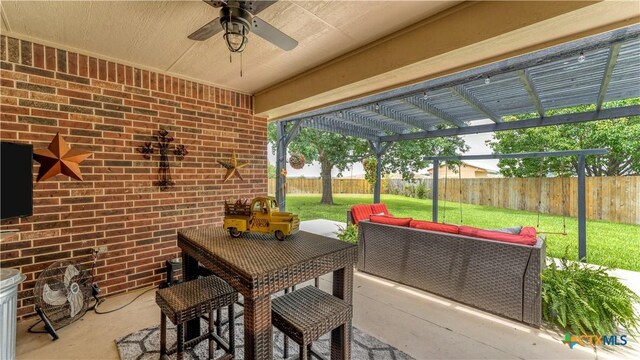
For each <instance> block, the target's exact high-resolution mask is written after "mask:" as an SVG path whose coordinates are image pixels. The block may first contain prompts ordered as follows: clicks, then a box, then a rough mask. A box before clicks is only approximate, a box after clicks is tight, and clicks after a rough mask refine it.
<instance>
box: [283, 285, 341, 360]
mask: <svg viewBox="0 0 640 360" xmlns="http://www.w3.org/2000/svg"><path fill="white" fill-rule="evenodd" d="M352 317H353V310H352V308H351V305H349V304H347V303H345V302H344V301H343V300H341V299H338V298H337V297H335V296H332V295H330V294H327V293H326V292H324V291H322V290H320V289H318V288H316V287H313V286H306V287H304V288H302V289H298V290H295V291H293V292H290V293H288V294H285V295H282V296H280V297H277V298H275V299H273V301H272V302H271V323H272V324H273V326H275V327H276V328H277V329H278V330H280V331H282V333H283V334H284V336H286V337H289V338H291V340H293V341H295V342H296V343H297V344H298V345H299V346H300V359H301V360H307V359H310V358H311V357H310V356H311V354H312V353H313V352H312V351H311V345H312V343H313V342H314V341H316V340H318V339H319V338H320V337H321V336H322V335H324V334H326V333H328V332H329V331H331V330H333V329H335V328H337V327H338V326H340V325H344V324H347V323H350V322H351V318H352ZM348 331H350V330H348ZM314 355H316V354H314Z"/></svg>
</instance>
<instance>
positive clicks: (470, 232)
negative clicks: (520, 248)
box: [460, 226, 537, 245]
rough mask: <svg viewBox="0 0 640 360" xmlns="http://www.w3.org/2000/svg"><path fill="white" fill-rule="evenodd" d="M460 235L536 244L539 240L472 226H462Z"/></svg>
mask: <svg viewBox="0 0 640 360" xmlns="http://www.w3.org/2000/svg"><path fill="white" fill-rule="evenodd" d="M460 235H465V236H471V237H476V238H481V239H487V240H495V241H502V242H508V243H514V244H521V245H535V243H536V241H537V240H536V238H535V237H529V236H522V235H513V234H507V233H503V232H499V231H490V230H484V229H478V228H474V227H470V226H460Z"/></svg>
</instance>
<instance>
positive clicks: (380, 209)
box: [371, 204, 390, 215]
mask: <svg viewBox="0 0 640 360" xmlns="http://www.w3.org/2000/svg"><path fill="white" fill-rule="evenodd" d="M371 214H374V215H378V214H385V215H390V214H389V210H388V209H387V205H385V204H371Z"/></svg>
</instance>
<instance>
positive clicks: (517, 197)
mask: <svg viewBox="0 0 640 360" xmlns="http://www.w3.org/2000/svg"><path fill="white" fill-rule="evenodd" d="M586 180H587V183H586V185H587V189H586V193H587V218H588V219H591V220H605V221H613V222H621V223H628V224H640V176H611V177H587V179H586ZM420 182H422V183H423V184H424V186H425V188H426V189H427V191H426V194H427V197H431V187H432V185H433V184H432V180H431V179H425V180H419V181H418V182H416V183H413V184H410V183H407V182H403V181H402V180H399V179H392V180H383V184H382V189H381V191H382V193H383V194H385V193H391V194H400V195H404V194H405V191H404V189H405V188H406V187H414V188H415V187H416V186H417V185H418V183H420ZM444 185H445V180H444V179H440V180H439V187H440V196H439V198H440V200H441V201H442V200H444V199H445V193H444V187H445V186H444ZM332 187H333V192H334V193H335V194H371V193H372V191H371V187H370V186H369V184H368V183H367V181H366V180H364V179H333V180H332ZM563 187H564V195H565V196H564V199H565V202H566V206H565V207H564V212H563V205H562V200H563V196H562V188H563ZM461 188H462V199H461V200H462V202H463V203H465V204H475V205H488V206H493V207H497V208H507V209H514V210H527V211H538V201H541V206H540V210H541V212H542V213H546V214H555V215H562V214H563V213H564V214H565V215H567V216H572V217H576V216H577V212H578V180H577V178H564V179H563V178H484V179H462V180H459V179H447V200H448V201H453V202H458V201H459V200H460V189H461ZM274 189H275V180H274V179H269V194H273V193H274ZM287 193H288V194H320V193H322V181H321V180H320V179H304V178H289V179H287ZM541 194H542V196H540V195H541Z"/></svg>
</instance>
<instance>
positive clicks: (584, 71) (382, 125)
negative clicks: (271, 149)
mask: <svg viewBox="0 0 640 360" xmlns="http://www.w3.org/2000/svg"><path fill="white" fill-rule="evenodd" d="M639 36H640V25H633V26H630V27H626V28H622V29H618V30H615V31H611V32H607V33H602V34H599V35H595V36H592V37H588V38H584V39H580V40H576V41H573V42H570V43H565V44H562V45H558V46H555V47H551V48H547V49H543V50H540V51H536V52H533V53H529V54H526V55H522V56H519V57H516V58H512V59H506V60H502V61H500V62H496V63H492V64H489V65H486V66H482V67H478V68H474V69H470V70H467V71H463V72H459V73H455V74H452V75H448V76H445V77H441V78H437V79H432V80H427V81H424V82H419V83H416V84H412V85H408V86H403V87H400V88H397V89H393V90H389V91H384V92H381V93H377V94H373V95H368V96H365V97H362V98H358V99H355V100H351V101H346V102H343V103H339V104H335V105H330V106H327V107H324V108H320V109H316V110H312V111H308V112H305V113H301V114H297V115H294V116H290V117H287V118H284V119H281V120H279V121H278V122H277V137H278V142H277V155H276V176H277V178H276V198H277V200H278V203H279V204H280V206H281V208H282V209H284V207H285V206H286V198H285V193H284V184H285V181H286V179H285V177H284V175H283V174H282V171H281V170H282V169H284V168H285V164H286V149H287V145H288V144H289V142H290V141H291V140H293V139H294V137H295V136H296V135H297V134H298V133H299V131H300V129H301V128H303V127H308V128H313V129H318V130H322V131H328V132H333V133H338V134H342V135H347V136H353V137H357V138H362V139H366V140H368V141H369V143H370V146H371V149H372V151H373V152H374V154H375V156H376V158H377V160H378V166H377V168H376V177H377V181H376V184H375V187H374V202H376V203H377V202H379V201H380V179H381V165H380V164H381V158H382V155H383V154H384V153H385V151H386V149H387V148H388V146H389V145H390V144H391V143H393V142H395V141H404V140H416V139H425V138H436V137H446V136H455V135H465V134H477V133H486V132H496V131H505V130H515V129H526V128H532V127H541V126H553V125H560V124H571V123H580V122H586V121H594V120H604V119H615V118H620V117H626V116H634V115H640V105H630V106H615V104H612V103H610V102H611V101H615V100H624V99H630V98H637V97H640V39H639ZM578 105H590V107H589V108H590V109H591V110H590V111H588V112H581V113H568V114H560V115H558V114H556V115H549V113H550V112H551V111H552V110H556V109H563V108H568V107H573V106H578ZM560 113H561V112H560ZM517 114H531V117H530V118H527V119H523V120H512V121H504V120H505V119H504V118H505V116H508V115H517Z"/></svg>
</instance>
